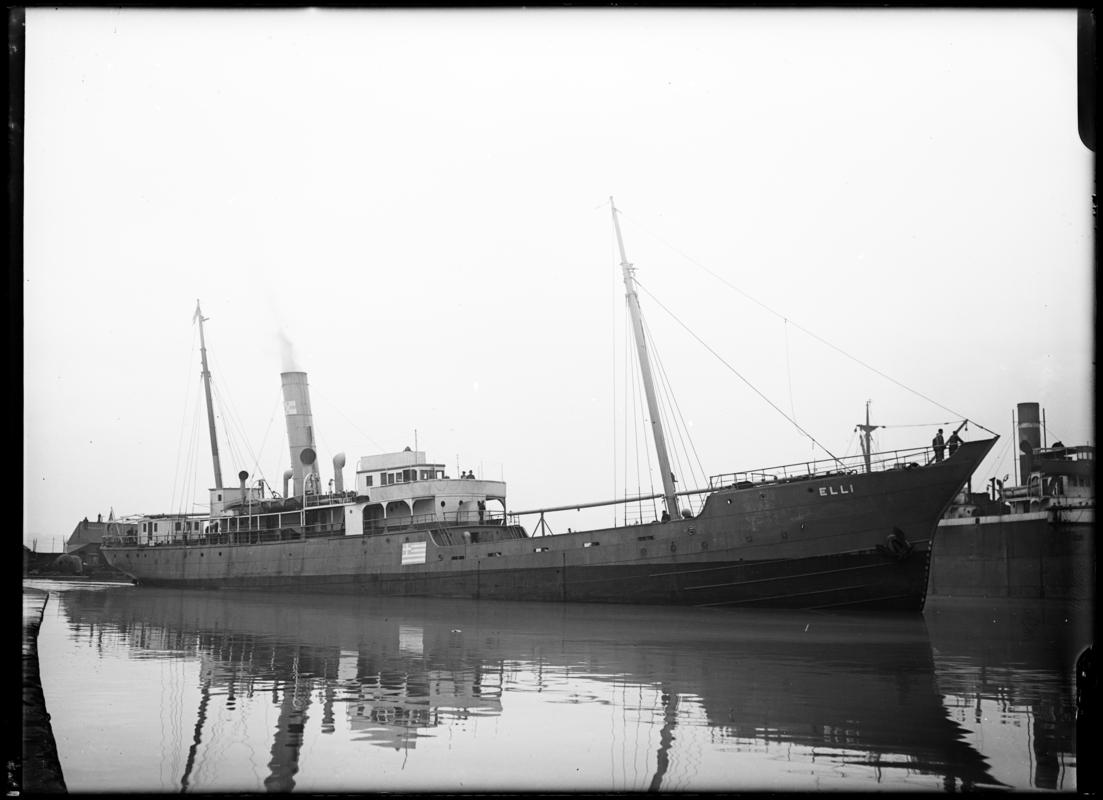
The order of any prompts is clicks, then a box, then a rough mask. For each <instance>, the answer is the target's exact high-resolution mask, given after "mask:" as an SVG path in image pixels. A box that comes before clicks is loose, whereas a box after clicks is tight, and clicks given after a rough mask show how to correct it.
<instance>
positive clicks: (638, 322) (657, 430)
mask: <svg viewBox="0 0 1103 800" xmlns="http://www.w3.org/2000/svg"><path fill="white" fill-rule="evenodd" d="M609 207H610V208H611V209H612V210H613V227H614V228H615V229H616V232H617V246H618V247H619V248H620V266H621V270H622V271H623V272H624V288H625V296H626V297H627V299H628V312H629V314H630V315H631V316H632V331H633V333H634V334H635V337H636V352H637V353H638V354H639V357H640V374H641V375H642V377H643V389H644V393H645V394H646V395H647V411H648V413H649V414H650V415H651V431H652V433H653V434H654V437H655V452H656V455H657V456H658V458H659V471H660V472H661V473H662V478H663V496H664V497H665V498H666V510H667V512H668V513H669V514H670V516H671V518H677V516H678V499H677V497H675V495H674V474H673V473H672V472H671V471H670V458H669V457H668V456H667V452H666V438H665V437H664V436H663V425H662V422H660V421H659V404H658V402H657V401H656V400H655V384H654V381H653V380H652V378H651V361H650V359H649V358H648V357H647V342H646V341H645V340H644V338H643V317H642V316H641V314H640V298H639V296H638V295H637V294H636V268H635V267H633V266H632V265H631V264H630V263H629V261H628V256H627V255H625V252H624V240H623V239H622V238H621V235H620V222H619V221H618V220H617V207H616V206H615V205H613V198H612V197H610V198H609Z"/></svg>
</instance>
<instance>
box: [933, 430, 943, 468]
mask: <svg viewBox="0 0 1103 800" xmlns="http://www.w3.org/2000/svg"><path fill="white" fill-rule="evenodd" d="M931 447H933V448H934V460H935V461H941V460H942V455H943V453H945V452H946V443H945V442H944V441H943V440H942V428H939V429H938V433H936V434H935V435H934V439H932V440H931Z"/></svg>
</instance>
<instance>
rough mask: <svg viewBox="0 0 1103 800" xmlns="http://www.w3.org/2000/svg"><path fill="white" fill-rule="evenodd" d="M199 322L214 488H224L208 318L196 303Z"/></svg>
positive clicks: (196, 302) (196, 314)
mask: <svg viewBox="0 0 1103 800" xmlns="http://www.w3.org/2000/svg"><path fill="white" fill-rule="evenodd" d="M194 319H197V320H199V353H200V355H201V356H202V359H203V391H204V392H206V395H207V425H208V427H210V429H211V459H212V460H213V461H214V488H216V489H221V488H222V464H221V463H220V462H219V460H218V436H217V434H216V433H215V430H214V403H213V402H211V371H210V370H209V369H207V343H206V341H205V340H204V338H203V323H204V322H206V321H207V317H204V316H203V312H202V311H200V310H199V301H198V300H196V301H195V317H194Z"/></svg>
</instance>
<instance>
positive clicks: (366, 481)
mask: <svg viewBox="0 0 1103 800" xmlns="http://www.w3.org/2000/svg"><path fill="white" fill-rule="evenodd" d="M371 479H372V476H371V475H365V476H364V485H365V486H371V485H372V481H371Z"/></svg>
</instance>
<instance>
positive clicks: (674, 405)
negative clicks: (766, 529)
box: [643, 320, 705, 510]
mask: <svg viewBox="0 0 1103 800" xmlns="http://www.w3.org/2000/svg"><path fill="white" fill-rule="evenodd" d="M643 328H644V338H645V339H646V340H647V341H648V342H649V346H648V351H647V352H648V354H649V355H652V356H653V357H654V360H655V367H656V370H655V371H656V372H657V373H658V375H659V387H660V389H661V390H662V393H663V398H664V400H665V401H666V402H665V404H661V405H660V406H659V411H660V414H662V413H663V410H664V408H666V409H669V410H668V411H667V416H670V417H672V420H671V424H670V425H668V426H667V427H668V428H671V429H672V430H673V432H674V433H675V434H677V436H678V443H679V445H680V446H681V450H680V451H679V450H678V449H677V448H674V458H675V461H676V462H677V468H678V474H680V475H681V476H682V479H683V487H682V488H683V489H687V488H689V486H688V485H686V484H688V483H692V485H693V488H694V489H699V488H700V487H701V483H699V482H698V480H697V475H696V474H695V473H694V471H693V462H692V461H691V460H690V455H691V454H692V456H693V457H694V458H695V459H696V460H697V466H698V468H699V469H700V470H701V481H702V482H703V481H704V480H705V470H704V468H703V467H702V466H701V459H700V457H699V456H698V455H697V448H696V447H695V446H694V444H693V438H692V437H691V436H690V435H689V430H688V428H687V427H686V424H685V418H684V416H683V415H682V409H681V407H680V406H679V405H678V399H677V397H676V396H675V395H674V388H673V386H672V384H671V382H670V378H669V376H668V375H667V372H666V367H665V366H664V364H663V362H662V358H661V357H660V355H659V350H658V348H657V347H656V346H655V339H654V337H653V336H652V335H651V329H650V327H648V325H647V321H646V320H643ZM687 439H688V440H689V446H688V447H687V446H686V440H687ZM683 454H684V456H685V460H686V464H685V465H683V464H682V456H683ZM687 476H688V480H686V478H687ZM686 502H687V504H688V505H689V507H690V509H691V510H692V508H693V502H692V496H687V497H686Z"/></svg>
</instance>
